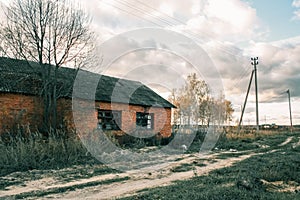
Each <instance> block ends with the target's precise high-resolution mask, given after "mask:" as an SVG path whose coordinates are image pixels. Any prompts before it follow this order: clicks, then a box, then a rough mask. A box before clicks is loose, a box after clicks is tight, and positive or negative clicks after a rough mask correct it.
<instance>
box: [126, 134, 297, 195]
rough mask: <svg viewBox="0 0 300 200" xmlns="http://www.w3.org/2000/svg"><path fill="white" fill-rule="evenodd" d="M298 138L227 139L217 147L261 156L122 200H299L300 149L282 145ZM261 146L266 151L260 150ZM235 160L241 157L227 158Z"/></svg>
mask: <svg viewBox="0 0 300 200" xmlns="http://www.w3.org/2000/svg"><path fill="white" fill-rule="evenodd" d="M298 136H300V134H298V133H294V134H285V133H284V134H279V135H274V134H272V135H268V136H264V135H259V136H256V137H252V136H251V138H250V137H239V138H234V139H233V138H232V137H229V138H226V139H224V140H223V141H222V142H220V143H219V144H217V146H218V147H219V148H224V149H233V148H234V149H237V150H250V149H254V150H256V149H257V152H258V155H255V156H253V157H251V158H249V159H246V160H244V161H241V162H239V163H237V164H235V165H234V166H232V167H228V168H222V169H218V170H215V171H212V172H211V173H209V174H208V175H205V176H198V177H194V178H192V179H190V180H185V181H178V182H176V183H175V184H172V185H170V186H166V187H158V188H154V189H147V190H143V191H140V194H139V195H136V196H132V197H128V198H122V199H123V200H125V199H126V200H127V199H128V200H129V199H207V200H211V199H216V200H219V199H220V200H225V199H228V200H229V199H230V200H232V199H245V200H246V199H247V200H248V199H282V200H285V199H295V200H296V199H300V187H299V186H300V156H299V155H300V146H297V147H293V146H292V145H291V144H290V145H286V146H281V145H280V144H281V143H283V142H284V141H285V140H286V139H287V137H293V138H294V139H293V140H292V141H291V142H292V143H293V142H297V141H298V140H299V138H298ZM295 138H296V139H295ZM262 145H264V148H259V147H260V146H262ZM223 156H224V155H223ZM232 156H238V154H236V153H231V154H225V157H232ZM219 158H220V157H219ZM221 159H222V157H221ZM183 167H184V166H183ZM187 167H191V166H187ZM179 170H181V171H182V170H184V169H182V168H180V169H179Z"/></svg>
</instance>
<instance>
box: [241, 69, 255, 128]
mask: <svg viewBox="0 0 300 200" xmlns="http://www.w3.org/2000/svg"><path fill="white" fill-rule="evenodd" d="M253 74H254V70H252V73H251V77H250V81H249V85H248V89H247V94H246V98H245V101H244V106H243V107H242V113H241V117H240V121H239V125H238V132H240V129H241V123H242V121H243V116H244V112H245V108H246V104H247V100H248V95H249V91H250V88H251V83H252V79H253Z"/></svg>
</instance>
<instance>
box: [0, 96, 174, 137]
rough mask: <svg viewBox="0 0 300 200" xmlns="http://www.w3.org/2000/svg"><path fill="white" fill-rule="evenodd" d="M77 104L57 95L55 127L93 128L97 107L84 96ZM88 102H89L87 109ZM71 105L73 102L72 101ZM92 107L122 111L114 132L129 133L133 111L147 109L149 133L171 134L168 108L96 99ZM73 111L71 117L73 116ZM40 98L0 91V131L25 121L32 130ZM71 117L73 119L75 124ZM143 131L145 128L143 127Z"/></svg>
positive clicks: (132, 127)
mask: <svg viewBox="0 0 300 200" xmlns="http://www.w3.org/2000/svg"><path fill="white" fill-rule="evenodd" d="M78 102H79V103H78V104H77V105H76V106H77V107H76V108H74V109H73V110H72V100H71V99H59V100H58V102H57V105H58V112H57V124H58V127H59V128H65V129H67V130H75V128H77V129H78V130H85V131H89V130H93V129H95V128H97V110H95V109H94V107H93V103H88V102H87V101H85V100H82V101H78ZM88 105H92V107H90V108H89V109H87V106H88ZM73 106H74V105H73ZM95 107H96V108H100V109H105V110H119V111H122V125H121V129H122V131H115V134H116V135H122V134H124V132H126V133H130V132H132V131H134V130H135V128H136V112H147V113H153V114H154V128H153V130H151V131H148V132H149V134H150V133H151V134H152V133H153V132H154V133H158V132H159V133H160V134H161V135H162V136H163V137H169V136H170V135H171V109H170V108H158V107H150V108H145V107H143V106H135V105H128V104H122V103H113V104H110V103H105V102H96V103H95ZM73 112H74V114H75V116H76V117H75V119H73ZM42 113H43V102H42V101H41V98H39V97H35V96H26V95H20V94H9V93H0V133H3V132H5V131H9V130H11V129H12V128H15V127H17V125H18V124H19V125H29V127H30V129H31V130H33V131H35V130H38V129H39V128H41V127H42V121H43V115H42ZM74 120H75V121H76V122H77V123H76V125H77V127H75V124H74ZM146 134H147V131H146Z"/></svg>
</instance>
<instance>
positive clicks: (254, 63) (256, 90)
mask: <svg viewBox="0 0 300 200" xmlns="http://www.w3.org/2000/svg"><path fill="white" fill-rule="evenodd" d="M251 61H252V62H251V64H252V65H253V66H254V79H255V98H256V131H257V132H258V131H259V118H258V89H257V88H258V87H257V68H256V66H257V65H258V57H256V58H251Z"/></svg>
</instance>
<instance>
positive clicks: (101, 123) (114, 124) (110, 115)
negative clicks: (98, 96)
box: [98, 110, 121, 130]
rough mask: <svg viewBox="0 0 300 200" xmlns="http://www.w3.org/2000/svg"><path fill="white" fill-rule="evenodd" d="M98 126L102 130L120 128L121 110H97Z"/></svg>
mask: <svg viewBox="0 0 300 200" xmlns="http://www.w3.org/2000/svg"><path fill="white" fill-rule="evenodd" d="M98 128H99V129H102V130H120V129H121V111H115V110H113V111H112V110H98Z"/></svg>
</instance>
